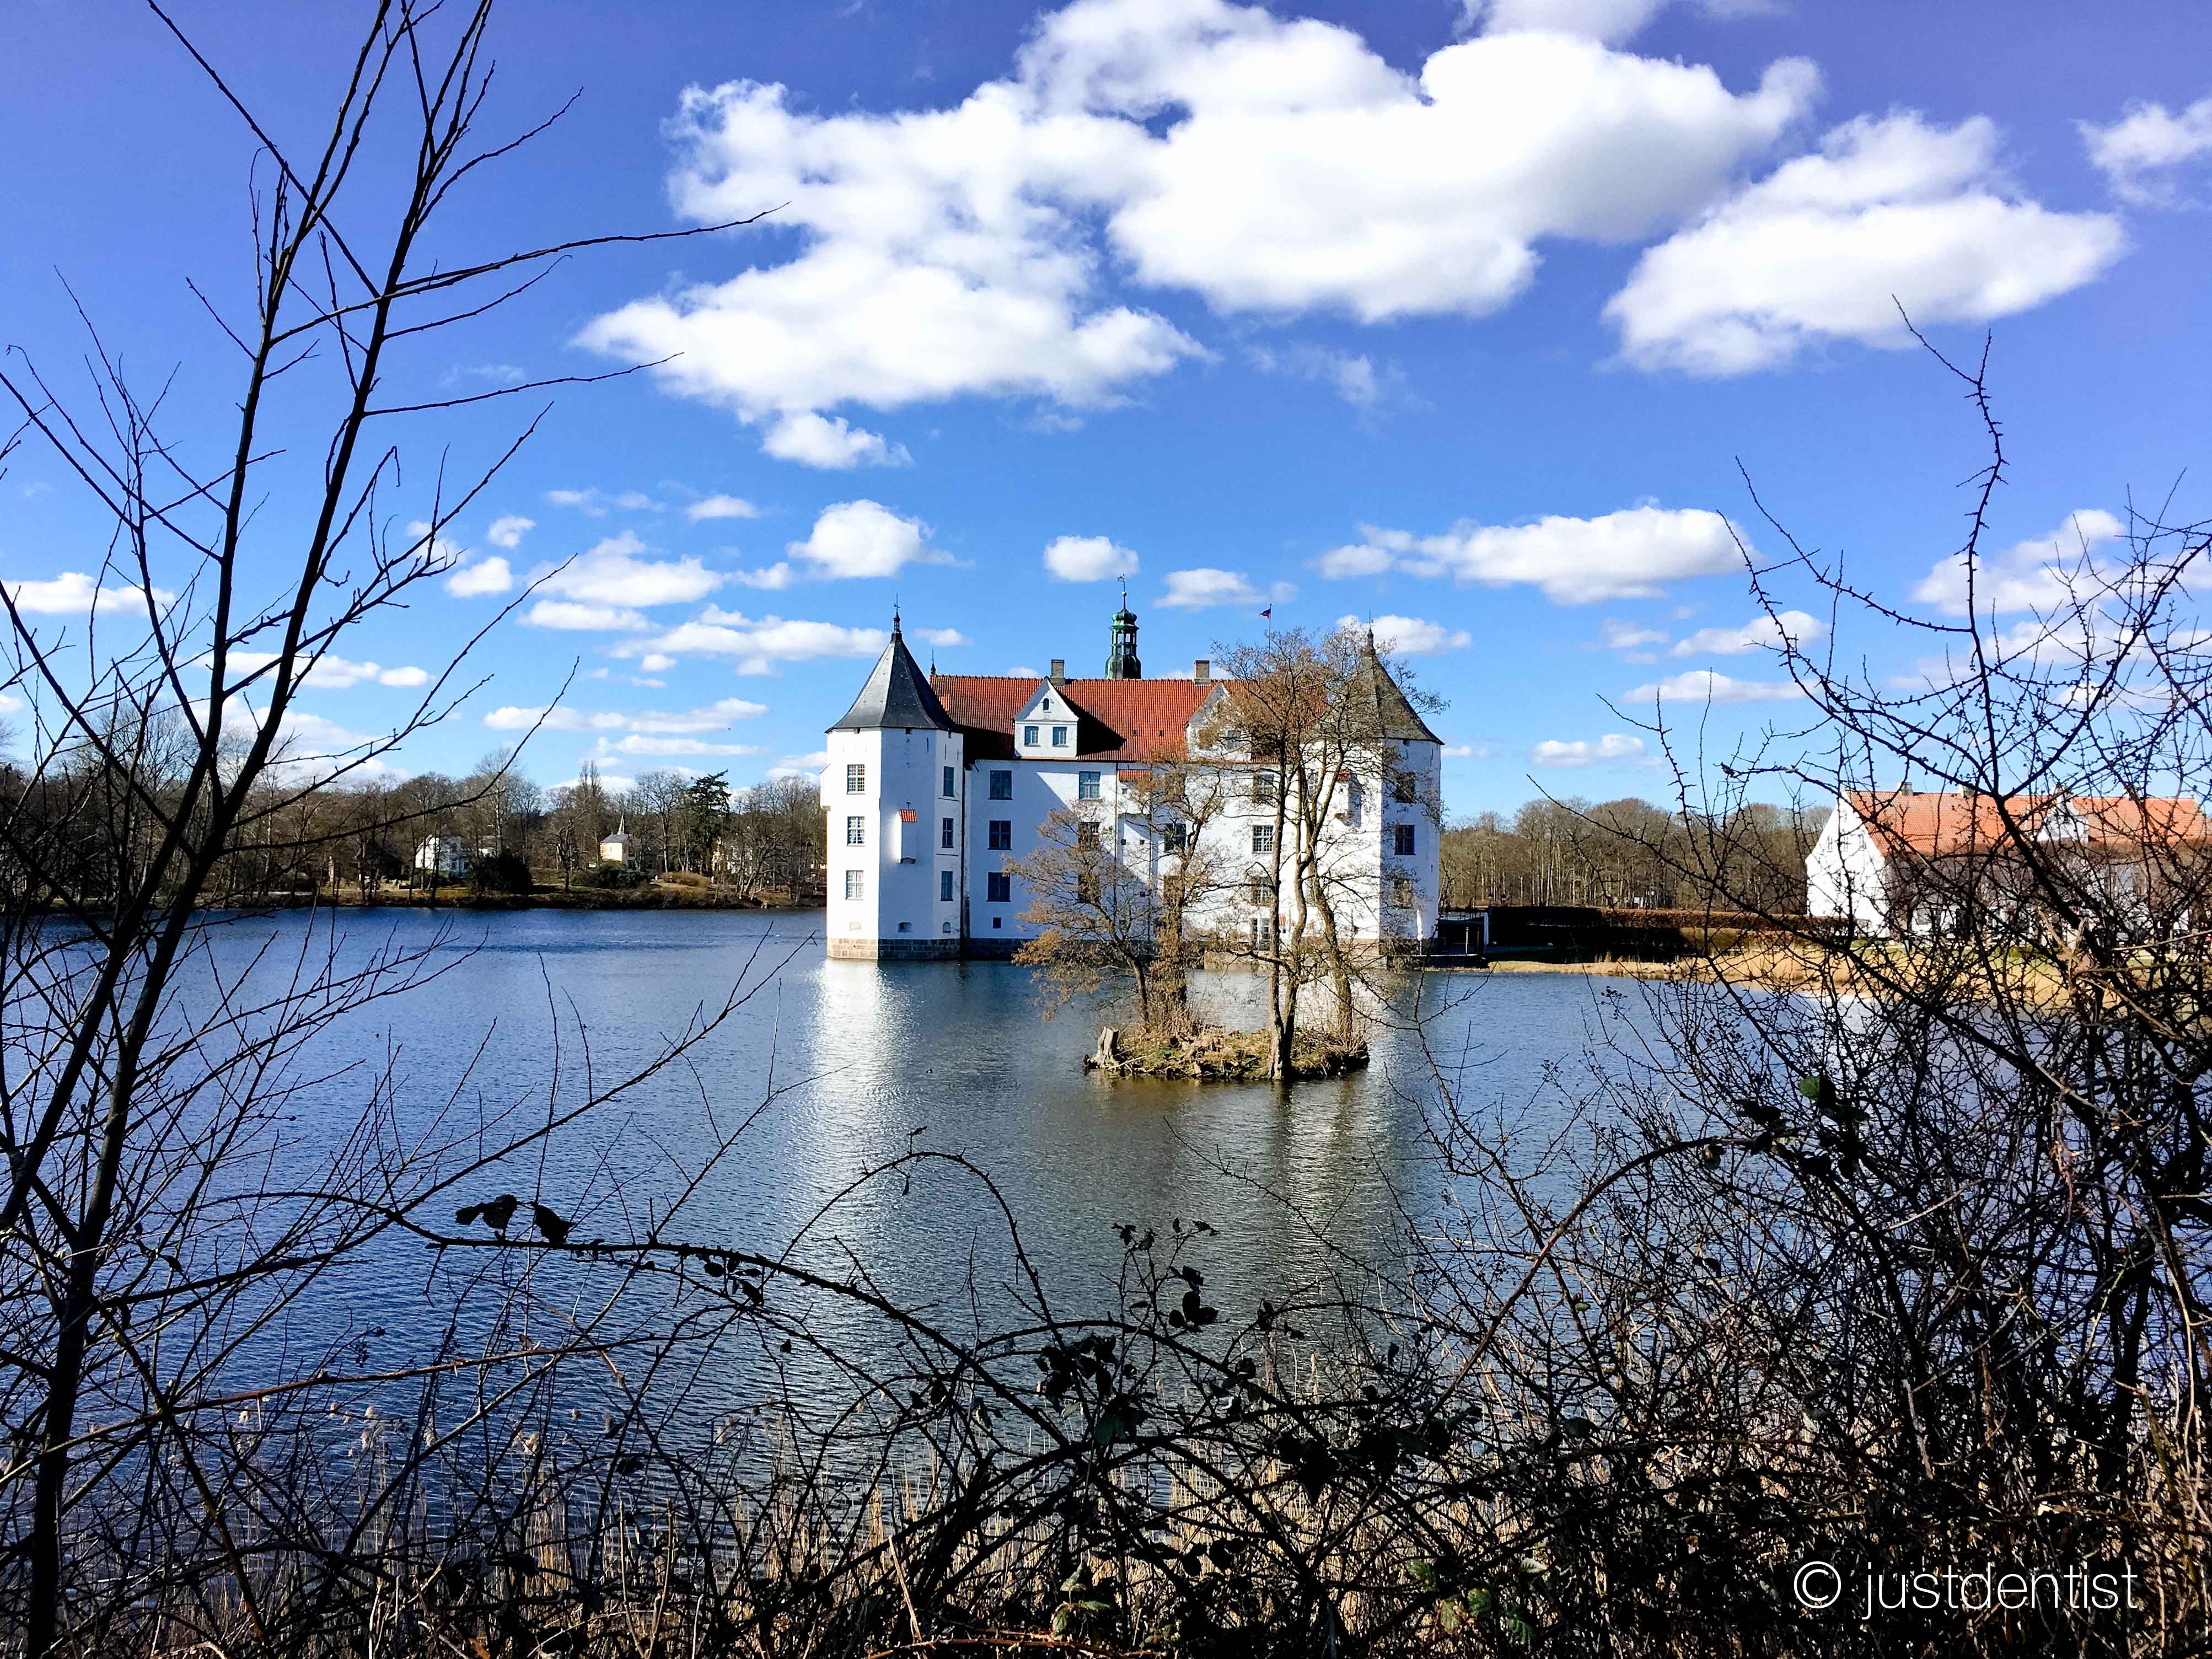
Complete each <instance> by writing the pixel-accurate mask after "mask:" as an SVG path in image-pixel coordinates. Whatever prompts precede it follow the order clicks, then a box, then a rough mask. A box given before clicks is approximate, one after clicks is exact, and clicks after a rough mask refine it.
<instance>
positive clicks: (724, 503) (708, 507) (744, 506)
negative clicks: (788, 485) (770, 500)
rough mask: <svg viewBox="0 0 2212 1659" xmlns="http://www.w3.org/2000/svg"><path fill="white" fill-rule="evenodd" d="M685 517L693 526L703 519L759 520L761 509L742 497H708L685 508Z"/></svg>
mask: <svg viewBox="0 0 2212 1659" xmlns="http://www.w3.org/2000/svg"><path fill="white" fill-rule="evenodd" d="M684 517H685V518H687V519H689V520H691V522H692V523H693V524H697V523H698V522H699V521H700V520H702V519H757V518H758V517H760V508H758V507H755V506H754V505H753V504H752V503H751V502H750V501H747V500H745V499H744V496H742V495H708V496H703V497H702V498H701V499H700V500H698V501H694V502H692V503H691V505H690V506H689V507H685V508H684Z"/></svg>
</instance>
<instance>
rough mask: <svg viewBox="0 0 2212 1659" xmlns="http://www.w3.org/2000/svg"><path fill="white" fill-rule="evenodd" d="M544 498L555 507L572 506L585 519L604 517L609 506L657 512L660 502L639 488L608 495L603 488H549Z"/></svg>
mask: <svg viewBox="0 0 2212 1659" xmlns="http://www.w3.org/2000/svg"><path fill="white" fill-rule="evenodd" d="M545 499H546V500H547V501H550V502H552V503H553V505H554V506H556V507H573V508H574V509H575V510H576V511H577V512H579V513H582V514H583V515H584V516H585V517H586V518H587V519H604V518H605V517H606V516H607V513H608V510H609V509H610V508H611V507H620V508H622V509H623V512H625V513H658V512H659V511H660V508H661V504H660V503H659V501H655V500H653V497H652V496H650V495H647V494H646V493H645V492H644V491H643V490H641V489H624V490H621V491H618V492H617V493H616V494H614V495H609V494H608V493H607V492H606V491H605V490H604V489H549V490H547V491H546V492H545Z"/></svg>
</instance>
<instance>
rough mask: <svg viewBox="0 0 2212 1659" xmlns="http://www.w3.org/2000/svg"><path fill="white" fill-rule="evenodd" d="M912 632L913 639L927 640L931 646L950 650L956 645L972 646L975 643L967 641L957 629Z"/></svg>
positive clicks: (923, 629) (916, 630) (931, 629)
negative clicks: (913, 633)
mask: <svg viewBox="0 0 2212 1659" xmlns="http://www.w3.org/2000/svg"><path fill="white" fill-rule="evenodd" d="M914 631H915V637H917V638H919V639H923V640H927V641H928V642H929V643H930V644H932V645H934V646H939V647H945V648H950V647H952V646H956V645H973V644H975V641H973V640H971V639H969V637H968V636H967V635H965V634H963V633H962V632H961V631H960V630H959V629H957V628H917V629H915V630H914Z"/></svg>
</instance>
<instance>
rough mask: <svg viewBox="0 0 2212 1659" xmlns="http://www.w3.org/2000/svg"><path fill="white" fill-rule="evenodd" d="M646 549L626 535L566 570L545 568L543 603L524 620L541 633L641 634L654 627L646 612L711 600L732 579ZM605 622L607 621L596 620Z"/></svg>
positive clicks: (540, 574)
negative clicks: (547, 596) (621, 631)
mask: <svg viewBox="0 0 2212 1659" xmlns="http://www.w3.org/2000/svg"><path fill="white" fill-rule="evenodd" d="M646 550H647V549H646V545H645V544H644V543H643V542H641V541H640V540H639V539H638V538H637V537H636V536H635V535H634V534H632V533H631V532H629V531H627V530H625V531H623V532H622V533H621V534H620V535H617V536H610V537H608V538H606V539H605V540H604V541H602V542H599V544H596V545H595V546H593V547H592V549H591V550H589V551H587V552H584V553H580V554H578V555H577V556H575V557H574V558H573V559H571V560H569V561H568V563H567V564H566V565H564V566H561V567H558V568H556V567H554V566H551V565H540V566H539V567H538V570H537V571H536V572H535V573H534V576H535V579H536V580H538V581H539V582H540V583H541V585H542V586H541V591H542V592H545V593H547V594H550V595H553V596H555V597H554V598H551V599H540V600H539V601H538V603H537V604H536V605H532V606H531V608H530V611H529V612H528V613H527V615H526V616H525V617H524V618H523V620H524V621H526V622H528V623H532V624H533V625H534V626H537V627H539V628H573V629H591V628H611V629H629V630H633V631H634V630H635V629H643V628H648V627H650V626H652V624H651V623H648V622H647V621H646V619H645V618H644V617H643V616H642V615H641V614H640V612H641V609H642V608H644V607H648V606H652V605H687V604H692V603H696V601H698V600H700V599H705V598H706V597H707V596H708V594H709V593H712V592H714V590H715V589H716V588H718V587H720V586H722V584H723V583H724V582H725V581H726V580H728V578H726V576H724V575H723V574H722V573H721V572H720V571H718V570H709V569H708V568H707V567H706V566H705V565H704V564H702V562H700V561H699V559H698V558H697V557H696V556H690V555H687V556H684V557H683V558H680V559H649V558H643V557H641V556H640V555H641V554H643V553H644V552H645V551H646ZM594 618H605V620H594Z"/></svg>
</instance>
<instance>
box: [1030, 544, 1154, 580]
mask: <svg viewBox="0 0 2212 1659" xmlns="http://www.w3.org/2000/svg"><path fill="white" fill-rule="evenodd" d="M1044 568H1046V570H1048V572H1050V573H1051V574H1053V575H1054V576H1056V577H1058V578H1059V579H1060V580H1061V581H1064V582H1096V581H1103V580H1106V579H1107V578H1109V577H1110V576H1133V575H1135V574H1137V556H1136V555H1135V554H1134V553H1132V552H1131V551H1130V550H1128V549H1127V548H1126V547H1123V546H1121V545H1120V544H1118V543H1115V542H1114V541H1112V540H1110V539H1109V538H1106V537H1104V536H1060V537H1055V538H1054V540H1053V543H1052V545H1051V546H1049V547H1048V548H1046V549H1045V550H1044Z"/></svg>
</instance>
